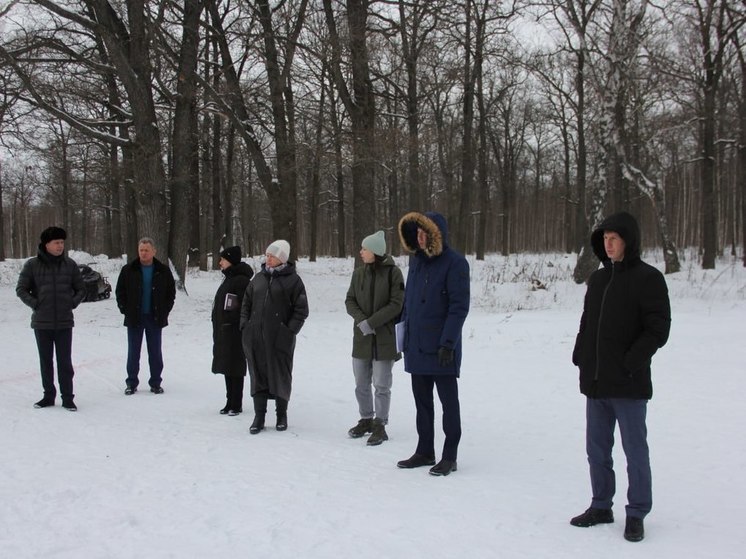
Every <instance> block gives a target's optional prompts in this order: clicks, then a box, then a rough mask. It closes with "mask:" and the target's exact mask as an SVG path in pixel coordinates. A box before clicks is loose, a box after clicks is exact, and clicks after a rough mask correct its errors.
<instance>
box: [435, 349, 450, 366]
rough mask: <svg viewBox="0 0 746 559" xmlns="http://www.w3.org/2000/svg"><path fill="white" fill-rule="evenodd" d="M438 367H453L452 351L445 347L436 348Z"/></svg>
mask: <svg viewBox="0 0 746 559" xmlns="http://www.w3.org/2000/svg"><path fill="white" fill-rule="evenodd" d="M438 365H440V366H441V367H450V366H451V365H453V350H452V349H448V348H447V347H439V348H438Z"/></svg>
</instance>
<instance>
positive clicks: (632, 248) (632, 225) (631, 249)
mask: <svg viewBox="0 0 746 559" xmlns="http://www.w3.org/2000/svg"><path fill="white" fill-rule="evenodd" d="M604 231H614V232H615V233H618V234H619V236H620V237H621V238H622V239H624V244H625V247H624V260H627V261H632V260H639V259H640V226H639V225H638V224H637V220H636V219H635V218H634V217H633V216H632V214H629V213H627V212H619V213H615V214H612V215H610V216H609V217H607V218H606V219H604V220H603V221H602V222H601V224H600V225H599V226H598V227H596V229H594V230H593V233H591V247H592V248H593V253H594V254H595V255H596V256H597V257H598V259H599V260H600V261H601V262H606V261H607V260H609V257H608V256H607V255H606V249H604Z"/></svg>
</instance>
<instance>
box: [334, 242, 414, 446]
mask: <svg viewBox="0 0 746 559" xmlns="http://www.w3.org/2000/svg"><path fill="white" fill-rule="evenodd" d="M360 258H361V259H362V261H363V265H362V266H360V267H358V268H356V269H355V271H354V272H353V273H352V280H351V281H350V288H349V289H348V290H347V297H346V298H345V307H346V309H347V314H349V315H350V316H351V317H352V318H353V328H352V329H353V335H352V372H353V374H354V376H355V397H356V398H357V404H358V411H359V412H360V420H359V421H358V423H357V425H355V426H354V427H352V428H351V429H349V430H348V431H347V434H348V435H349V436H350V437H352V438H353V439H357V438H360V437H362V436H364V435H366V434H368V433H370V434H371V435H370V437H369V438H368V440H367V444H368V446H377V445H379V444H381V443H382V442H383V441H387V440H388V435H387V434H386V424H387V423H388V420H389V408H390V406H391V385H392V383H393V374H392V369H393V367H394V362H395V361H396V360H397V359H399V358H400V357H401V355H400V354H399V352H398V351H397V349H396V336H395V328H394V326H395V324H396V321H397V320H398V318H399V314H400V313H401V309H402V305H403V303H404V276H403V275H402V273H401V270H399V268H398V267H397V266H396V263H395V262H394V259H393V257H392V256H391V255H387V254H386V237H385V234H384V232H383V231H377V232H375V233H373V234H372V235H369V236H367V237H365V238H364V239H363V241H362V243H361V248H360ZM371 386H372V387H373V390H374V391H375V398H374V394H373V390H371Z"/></svg>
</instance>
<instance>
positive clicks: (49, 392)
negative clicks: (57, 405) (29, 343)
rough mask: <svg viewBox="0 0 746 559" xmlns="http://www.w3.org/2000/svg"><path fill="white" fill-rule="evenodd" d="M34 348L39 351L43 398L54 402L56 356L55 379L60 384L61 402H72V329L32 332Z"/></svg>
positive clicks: (55, 392) (73, 395)
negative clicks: (55, 368)
mask: <svg viewBox="0 0 746 559" xmlns="http://www.w3.org/2000/svg"><path fill="white" fill-rule="evenodd" d="M34 335H35V336H36V347H37V349H38V350H39V365H40V368H41V385H42V387H43V388H44V398H45V399H48V400H52V401H54V399H55V397H56V396H57V389H56V388H55V386H54V356H55V353H56V355H57V378H58V380H59V383H60V394H61V395H62V401H63V402H72V401H73V398H74V397H75V394H73V376H75V371H74V370H73V360H72V348H73V329H72V328H65V329H63V330H34Z"/></svg>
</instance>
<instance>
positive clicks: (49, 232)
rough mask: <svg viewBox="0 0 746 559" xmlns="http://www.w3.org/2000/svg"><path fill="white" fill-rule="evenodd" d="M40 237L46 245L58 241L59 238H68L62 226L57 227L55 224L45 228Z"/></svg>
mask: <svg viewBox="0 0 746 559" xmlns="http://www.w3.org/2000/svg"><path fill="white" fill-rule="evenodd" d="M40 238H41V244H43V245H46V244H47V243H49V242H51V241H56V240H57V239H62V240H65V239H67V233H66V232H65V230H64V229H63V228H62V227H55V226H54V225H53V226H52V227H47V228H46V229H44V231H42V232H41V237H40Z"/></svg>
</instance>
